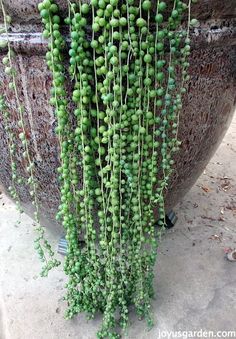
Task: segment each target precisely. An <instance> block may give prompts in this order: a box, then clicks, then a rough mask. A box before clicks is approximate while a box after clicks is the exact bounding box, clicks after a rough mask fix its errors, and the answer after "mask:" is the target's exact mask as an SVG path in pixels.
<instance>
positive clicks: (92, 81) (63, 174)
mask: <svg viewBox="0 0 236 339" xmlns="http://www.w3.org/2000/svg"><path fill="white" fill-rule="evenodd" d="M0 2H1V6H2V11H3V14H4V21H5V28H6V33H7V27H8V23H7V16H6V13H5V10H4V6H3V4H2V0H0ZM195 2H196V0H187V1H181V0H171V1H168V2H165V1H160V0H157V1H155V2H154V3H153V2H152V1H150V0H138V1H136V0H127V1H121V0H120V1H119V0H91V1H89V2H88V3H85V2H83V1H82V0H78V1H76V2H73V1H70V0H67V4H68V16H67V17H66V19H65V20H64V23H63V21H62V18H61V16H60V9H59V7H58V5H57V4H56V3H54V1H53V0H44V1H43V2H42V3H40V4H39V6H38V8H39V11H40V15H41V18H42V23H43V25H44V31H43V36H44V38H46V39H49V43H48V52H47V54H46V61H47V65H48V67H49V69H50V71H51V73H52V89H51V99H50V103H51V105H53V106H54V108H55V115H56V118H57V128H56V133H57V135H58V140H59V146H60V161H61V165H60V167H59V169H58V172H59V180H60V187H61V203H60V206H59V212H58V215H57V218H58V219H59V220H61V222H62V224H63V226H64V228H65V231H66V239H67V242H68V253H67V256H66V260H65V268H64V269H65V273H66V274H67V275H68V284H67V295H66V300H67V302H68V310H67V318H72V317H73V316H74V315H76V314H77V313H79V312H85V313H87V315H88V316H89V317H90V318H91V317H94V315H95V314H96V312H97V311H101V312H102V313H103V321H102V326H101V329H100V331H99V332H98V338H106V337H109V338H119V337H120V333H119V331H117V330H116V328H117V325H119V326H120V327H121V328H122V329H123V330H125V329H127V327H128V322H129V316H128V315H129V306H130V305H135V309H136V311H137V314H138V316H139V317H140V318H145V319H146V320H147V323H148V326H152V314H151V313H152V312H151V299H152V297H153V295H154V291H153V277H154V273H153V272H154V265H155V262H156V255H157V246H158V237H159V236H160V235H161V233H162V231H163V229H164V227H165V191H166V189H167V188H168V184H169V180H170V177H171V174H172V172H173V168H174V154H175V152H176V151H178V150H179V146H180V141H179V140H178V128H179V115H180V112H181V110H182V96H183V94H184V93H185V92H186V88H185V82H186V81H188V79H189V75H188V67H189V62H188V57H189V55H190V34H189V33H190V27H192V26H195V25H196V24H197V20H196V19H191V4H192V3H195ZM186 18H187V20H185V19H186ZM186 22H187V24H186ZM183 23H185V24H183ZM65 25H66V27H67V29H68V34H69V39H68V40H67V39H65V36H64V35H63V34H62V31H64V26H65ZM7 41H8V43H7V48H8V54H7V57H6V58H5V59H4V64H6V73H7V74H8V76H9V77H10V79H11V87H12V90H13V91H14V94H15V97H16V102H17V108H18V119H19V126H20V127H21V128H22V130H23V132H22V133H21V135H20V139H21V141H22V145H23V147H24V154H25V158H26V160H27V162H28V167H27V172H28V174H29V179H28V184H29V187H30V190H31V195H32V199H33V202H34V205H35V208H36V212H35V221H36V222H37V223H38V230H39V234H40V236H39V237H38V239H37V244H36V247H37V248H38V249H39V252H40V255H41V257H42V259H43V260H46V259H45V255H44V252H43V248H44V249H46V250H47V253H48V254H49V257H50V258H51V257H52V255H53V252H52V250H51V247H50V245H49V244H48V242H47V241H46V240H45V238H44V237H43V236H44V230H43V228H42V227H41V225H40V221H39V207H38V201H37V194H36V191H37V185H36V181H35V179H34V167H33V160H32V156H31V155H30V150H29V145H28V141H27V137H26V133H25V128H24V109H23V108H22V107H21V104H20V100H19V95H18V90H17V86H16V75H15V69H14V68H13V63H12V57H11V55H12V52H11V47H10V42H9V39H8V40H7ZM68 41H69V52H68V54H69V65H68V64H67V58H65V55H66V53H67V42H68ZM2 47H6V46H2ZM67 74H69V76H70V78H71V85H70V86H71V87H70V89H69V90H68V84H67V83H66V78H67ZM70 93H72V94H70ZM0 108H1V109H2V108H5V101H4V100H3V99H1V100H0ZM6 118H7V119H8V120H9V114H7V115H6ZM6 123H7V124H9V122H7V121H6ZM10 136H11V135H10ZM9 140H10V144H9V149H10V152H11V154H12V155H13V154H14V153H13V151H14V150H13V148H14V146H12V137H10V139H9ZM14 166H15V165H14V161H13V160H12V169H13V172H12V179H13V193H14V194H17V191H16V189H15V184H14V183H15V172H14V168H15V167H14ZM154 210H156V211H157V214H158V227H157V225H156V219H155V216H154V212H153V211H154ZM81 236H83V237H84V245H81V243H80V242H79V237H81ZM57 265H58V262H57V261H55V259H50V261H49V262H47V264H46V267H45V269H44V273H45V274H46V273H47V272H48V269H49V268H51V267H53V266H57Z"/></svg>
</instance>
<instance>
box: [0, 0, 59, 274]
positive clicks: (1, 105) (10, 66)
mask: <svg viewBox="0 0 236 339" xmlns="http://www.w3.org/2000/svg"><path fill="white" fill-rule="evenodd" d="M0 6H1V11H2V13H3V19H4V31H5V34H6V38H7V39H6V40H5V41H4V40H3V42H2V44H1V45H2V48H6V49H7V55H6V56H5V57H4V58H3V60H2V62H3V64H4V66H5V74H6V76H7V78H8V80H9V88H10V90H12V92H13V94H14V98H15V101H16V110H17V126H18V128H19V129H20V130H21V132H20V133H19V135H18V137H19V140H20V142H21V145H22V148H23V154H22V155H23V158H24V160H25V162H26V164H27V167H26V168H25V170H26V173H27V185H28V188H29V193H30V196H31V198H32V205H33V206H34V209H35V211H34V222H35V225H36V231H37V233H38V236H37V238H36V239H35V249H36V250H37V252H38V254H39V258H40V260H41V261H42V262H43V263H44V264H43V267H42V271H41V275H42V276H47V274H48V272H49V270H51V269H52V268H53V267H56V266H58V265H59V264H60V263H59V261H57V260H56V259H55V258H54V252H53V250H52V248H51V245H50V244H49V242H48V241H47V239H46V238H45V229H44V227H43V226H42V225H41V222H40V217H39V204H38V198H37V182H36V180H35V177H34V162H33V159H32V156H31V154H30V149H29V141H28V138H27V133H26V127H25V119H24V113H25V111H24V107H23V106H22V105H21V101H20V95H19V90H18V87H17V80H16V68H15V67H14V63H13V59H14V57H15V53H14V51H13V50H12V48H11V45H10V39H9V34H8V29H9V24H10V23H11V17H10V16H9V15H7V14H6V11H5V7H4V4H3V1H2V0H0ZM0 109H1V112H2V115H3V118H4V122H5V126H6V127H5V128H6V132H7V133H8V137H9V139H8V141H7V143H8V147H9V152H10V162H11V169H12V186H10V187H9V191H10V193H11V195H12V197H13V198H14V199H16V201H17V206H18V208H19V209H20V210H22V209H21V207H20V199H19V195H18V193H17V190H16V181H17V182H18V183H21V180H22V179H21V178H17V165H16V160H15V158H14V155H15V152H16V144H15V142H14V140H15V135H14V132H13V126H12V122H13V121H14V119H13V117H12V116H11V113H10V109H9V108H8V107H7V103H6V100H5V98H4V97H3V96H2V97H1V99H0Z"/></svg>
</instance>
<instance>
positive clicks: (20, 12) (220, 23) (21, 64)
mask: <svg viewBox="0 0 236 339" xmlns="http://www.w3.org/2000/svg"><path fill="white" fill-rule="evenodd" d="M4 3H5V6H6V9H7V12H8V13H9V14H10V15H12V16H13V25H14V27H13V30H12V33H11V34H10V38H11V39H12V41H13V42H14V46H15V50H16V52H17V57H16V59H17V63H16V67H17V70H18V77H17V79H18V86H19V89H20V93H21V97H22V104H23V105H24V107H25V120H26V127H27V128H26V129H27V136H28V139H29V140H30V150H31V153H32V156H33V157H34V162H35V168H36V170H35V177H36V178H37V181H38V198H39V200H40V204H41V209H42V216H44V217H45V220H46V221H47V223H48V224H50V223H51V224H53V225H55V222H54V216H55V213H56V211H57V207H58V204H59V184H58V180H57V166H58V165H59V159H58V154H59V148H58V142H57V137H56V135H55V133H54V129H55V126H56V121H55V117H54V112H53V109H52V108H51V107H50V106H49V104H48V100H49V97H50V88H51V76H50V74H49V72H48V70H47V66H46V64H45V62H44V55H45V51H46V48H47V42H46V41H44V40H43V39H42V37H41V30H42V27H41V25H40V18H39V15H38V12H37V4H38V3H39V1H38V0H37V1H35V0H5V1H4ZM58 3H59V4H60V5H61V6H62V7H63V6H64V8H65V7H66V1H63V0H60V1H58ZM193 16H194V17H196V18H198V19H199V20H200V22H201V25H200V27H198V28H195V30H194V32H193V36H192V41H193V43H192V45H193V50H192V54H191V60H190V62H191V66H190V76H191V79H190V81H189V83H188V93H187V95H186V97H185V100H184V108H183V111H182V113H181V118H180V128H179V131H180V135H179V138H180V140H181V141H182V146H181V150H180V152H179V153H178V155H177V156H176V165H175V171H174V175H173V177H172V181H171V185H170V187H169V191H168V194H167V207H168V208H170V207H173V206H174V205H175V204H176V203H177V202H178V201H179V199H181V198H182V197H183V195H184V194H185V193H186V191H187V190H188V189H189V188H190V187H191V186H192V185H193V183H194V182H195V181H196V179H197V178H198V176H199V175H200V174H201V172H202V171H203V169H204V167H205V166H206V164H207V162H208V161H209V159H210V158H211V156H212V155H213V153H214V152H215V150H216V148H217V146H218V145H219V143H220V142H221V140H222V138H223V136H224V134H225V132H226V130H227V127H228V126H229V123H230V121H231V118H232V115H233V112H234V108H235V105H236V0H225V1H221V0H199V3H198V4H197V5H195V6H194V10H193ZM0 21H2V17H0ZM0 81H1V83H2V84H3V87H4V93H6V95H7V99H8V102H10V105H11V109H12V112H13V114H14V115H15V119H13V120H12V128H14V131H15V134H16V137H17V138H18V136H19V134H20V132H21V130H20V128H19V127H18V126H17V124H16V111H15V108H16V104H15V101H14V97H13V95H12V92H11V91H10V90H8V89H7V79H6V77H5V74H4V72H3V67H2V65H0ZM0 91H2V88H1V89H0ZM16 143H17V144H18V145H19V144H20V143H19V142H18V140H16ZM21 153H22V149H21V148H20V146H18V169H19V173H21V174H22V175H23V176H24V177H26V176H27V175H26V164H25V163H24V161H23V159H22V156H21ZM0 164H1V165H0V183H1V186H2V188H3V189H6V188H7V187H8V186H9V184H10V162H9V156H8V151H7V144H6V133H5V131H4V126H3V121H2V117H0ZM19 192H20V196H21V199H22V202H23V204H24V206H25V208H26V211H27V212H29V213H30V210H31V208H30V206H31V204H30V201H31V199H30V196H29V192H28V190H27V188H26V187H25V186H21V187H19Z"/></svg>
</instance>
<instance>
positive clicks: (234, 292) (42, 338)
mask: <svg viewBox="0 0 236 339" xmlns="http://www.w3.org/2000/svg"><path fill="white" fill-rule="evenodd" d="M175 210H176V212H177V214H178V218H179V219H178V222H177V224H176V226H175V227H174V228H173V229H172V230H169V231H168V232H167V233H166V234H165V235H164V237H163V239H162V242H161V245H160V247H159V258H158V263H157V265H156V278H155V287H156V299H155V300H154V302H153V307H154V319H155V326H154V328H153V329H152V330H151V331H150V332H148V331H147V330H146V327H145V323H144V322H140V321H138V320H137V319H136V318H135V316H132V321H131V326H130V330H129V332H128V335H127V337H128V338H130V339H133V338H138V339H147V338H150V339H154V338H155V339H157V338H160V336H159V334H160V332H159V331H163V330H167V331H177V330H185V331H186V330H189V331H194V330H196V331H199V330H201V329H202V330H211V331H227V330H228V331H229V330H231V331H233V330H236V302H235V300H236V263H231V262H229V261H227V260H226V259H225V251H227V249H228V248H236V115H235V117H234V120H233V123H232V125H231V127H230V130H229V131H228V133H227V136H226V137H225V139H224V141H223V143H222V145H221V146H220V148H219V149H218V151H217V153H216V154H215V156H214V158H213V159H212V161H211V162H210V163H209V165H208V166H207V168H206V170H205V172H204V173H203V175H202V176H201V177H200V178H199V180H198V181H197V183H196V184H195V185H194V187H193V188H192V189H191V191H190V192H189V193H188V194H187V195H186V196H185V198H184V200H183V201H182V202H181V203H180V204H179V205H178V206H177V207H176V209H175ZM18 218H19V217H18V212H17V211H16V210H15V207H14V205H13V204H12V203H11V202H10V201H9V200H8V199H7V198H6V197H5V196H3V195H1V200H0V230H1V236H0V339H58V338H61V339H66V338H71V339H93V338H96V331H97V329H98V327H99V323H100V320H101V318H100V317H99V318H96V319H95V320H93V321H89V322H88V321H87V320H86V319H85V317H84V316H83V315H81V316H78V317H77V318H76V319H74V320H72V321H66V320H64V318H63V314H64V310H65V307H66V305H65V303H64V302H63V295H64V292H65V291H64V284H65V282H66V279H65V277H64V274H63V272H62V271H54V272H52V273H51V274H50V276H49V277H48V278H47V279H42V278H40V277H38V273H39V271H40V263H39V261H38V259H37V256H36V254H35V251H34V249H33V238H34V230H33V227H32V220H31V219H30V218H29V217H27V216H26V215H23V217H22V218H21V223H20V224H17V220H18ZM49 236H50V235H49ZM51 238H52V235H51ZM52 240H53V241H54V244H55V239H52ZM203 337H204V336H201V335H200V336H198V338H203ZM222 337H223V336H222ZM225 337H226V338H227V337H228V336H225ZM231 337H232V338H236V335H235V336H231ZM182 338H184V334H183V335H182ZM194 338H195V336H194Z"/></svg>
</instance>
